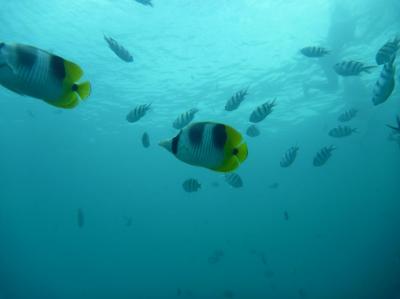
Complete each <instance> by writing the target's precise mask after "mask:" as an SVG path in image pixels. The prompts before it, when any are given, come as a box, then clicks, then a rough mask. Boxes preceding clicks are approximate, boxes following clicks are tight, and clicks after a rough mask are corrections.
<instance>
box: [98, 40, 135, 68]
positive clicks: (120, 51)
mask: <svg viewBox="0 0 400 299" xmlns="http://www.w3.org/2000/svg"><path fill="white" fill-rule="evenodd" d="M104 39H105V41H106V42H107V44H108V46H109V47H110V49H111V50H112V51H113V52H114V53H115V55H117V56H118V57H119V58H120V59H121V60H123V61H125V62H132V61H133V57H132V55H131V53H129V51H128V50H127V49H125V48H124V47H123V46H122V45H120V44H119V43H118V42H117V41H116V40H115V39H113V38H112V37H109V36H106V35H104Z"/></svg>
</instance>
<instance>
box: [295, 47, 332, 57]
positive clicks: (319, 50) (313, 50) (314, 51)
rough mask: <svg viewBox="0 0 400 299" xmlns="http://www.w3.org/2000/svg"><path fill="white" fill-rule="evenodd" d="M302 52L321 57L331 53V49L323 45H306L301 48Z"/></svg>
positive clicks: (309, 55) (306, 54) (307, 55)
mask: <svg viewBox="0 0 400 299" xmlns="http://www.w3.org/2000/svg"><path fill="white" fill-rule="evenodd" d="M300 53H301V54H303V55H304V56H306V57H310V58H321V57H324V56H325V55H327V54H329V51H328V50H327V49H325V48H323V47H305V48H303V49H301V50H300Z"/></svg>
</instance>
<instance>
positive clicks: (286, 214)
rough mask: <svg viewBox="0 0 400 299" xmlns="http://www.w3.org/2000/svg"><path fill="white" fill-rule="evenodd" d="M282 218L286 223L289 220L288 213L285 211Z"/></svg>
mask: <svg viewBox="0 0 400 299" xmlns="http://www.w3.org/2000/svg"><path fill="white" fill-rule="evenodd" d="M283 216H284V217H285V220H286V221H288V220H289V213H288V212H287V211H285V212H284V213H283Z"/></svg>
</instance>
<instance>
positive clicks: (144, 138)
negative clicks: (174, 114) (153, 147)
mask: <svg viewBox="0 0 400 299" xmlns="http://www.w3.org/2000/svg"><path fill="white" fill-rule="evenodd" d="M142 145H143V147H144V148H148V147H150V136H149V134H147V132H144V133H143V135H142Z"/></svg>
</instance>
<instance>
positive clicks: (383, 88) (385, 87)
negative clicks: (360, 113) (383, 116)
mask: <svg viewBox="0 0 400 299" xmlns="http://www.w3.org/2000/svg"><path fill="white" fill-rule="evenodd" d="M393 63H394V57H393V59H392V60H391V61H390V62H388V63H386V64H385V65H384V67H383V70H382V71H381V74H380V77H379V79H378V81H376V83H375V87H374V91H373V97H372V103H373V104H374V105H375V106H377V105H380V104H382V103H384V102H386V100H387V99H388V98H389V97H390V95H391V94H392V92H393V89H394V85H395V78H394V75H395V72H396V68H395V66H394V65H393Z"/></svg>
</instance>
